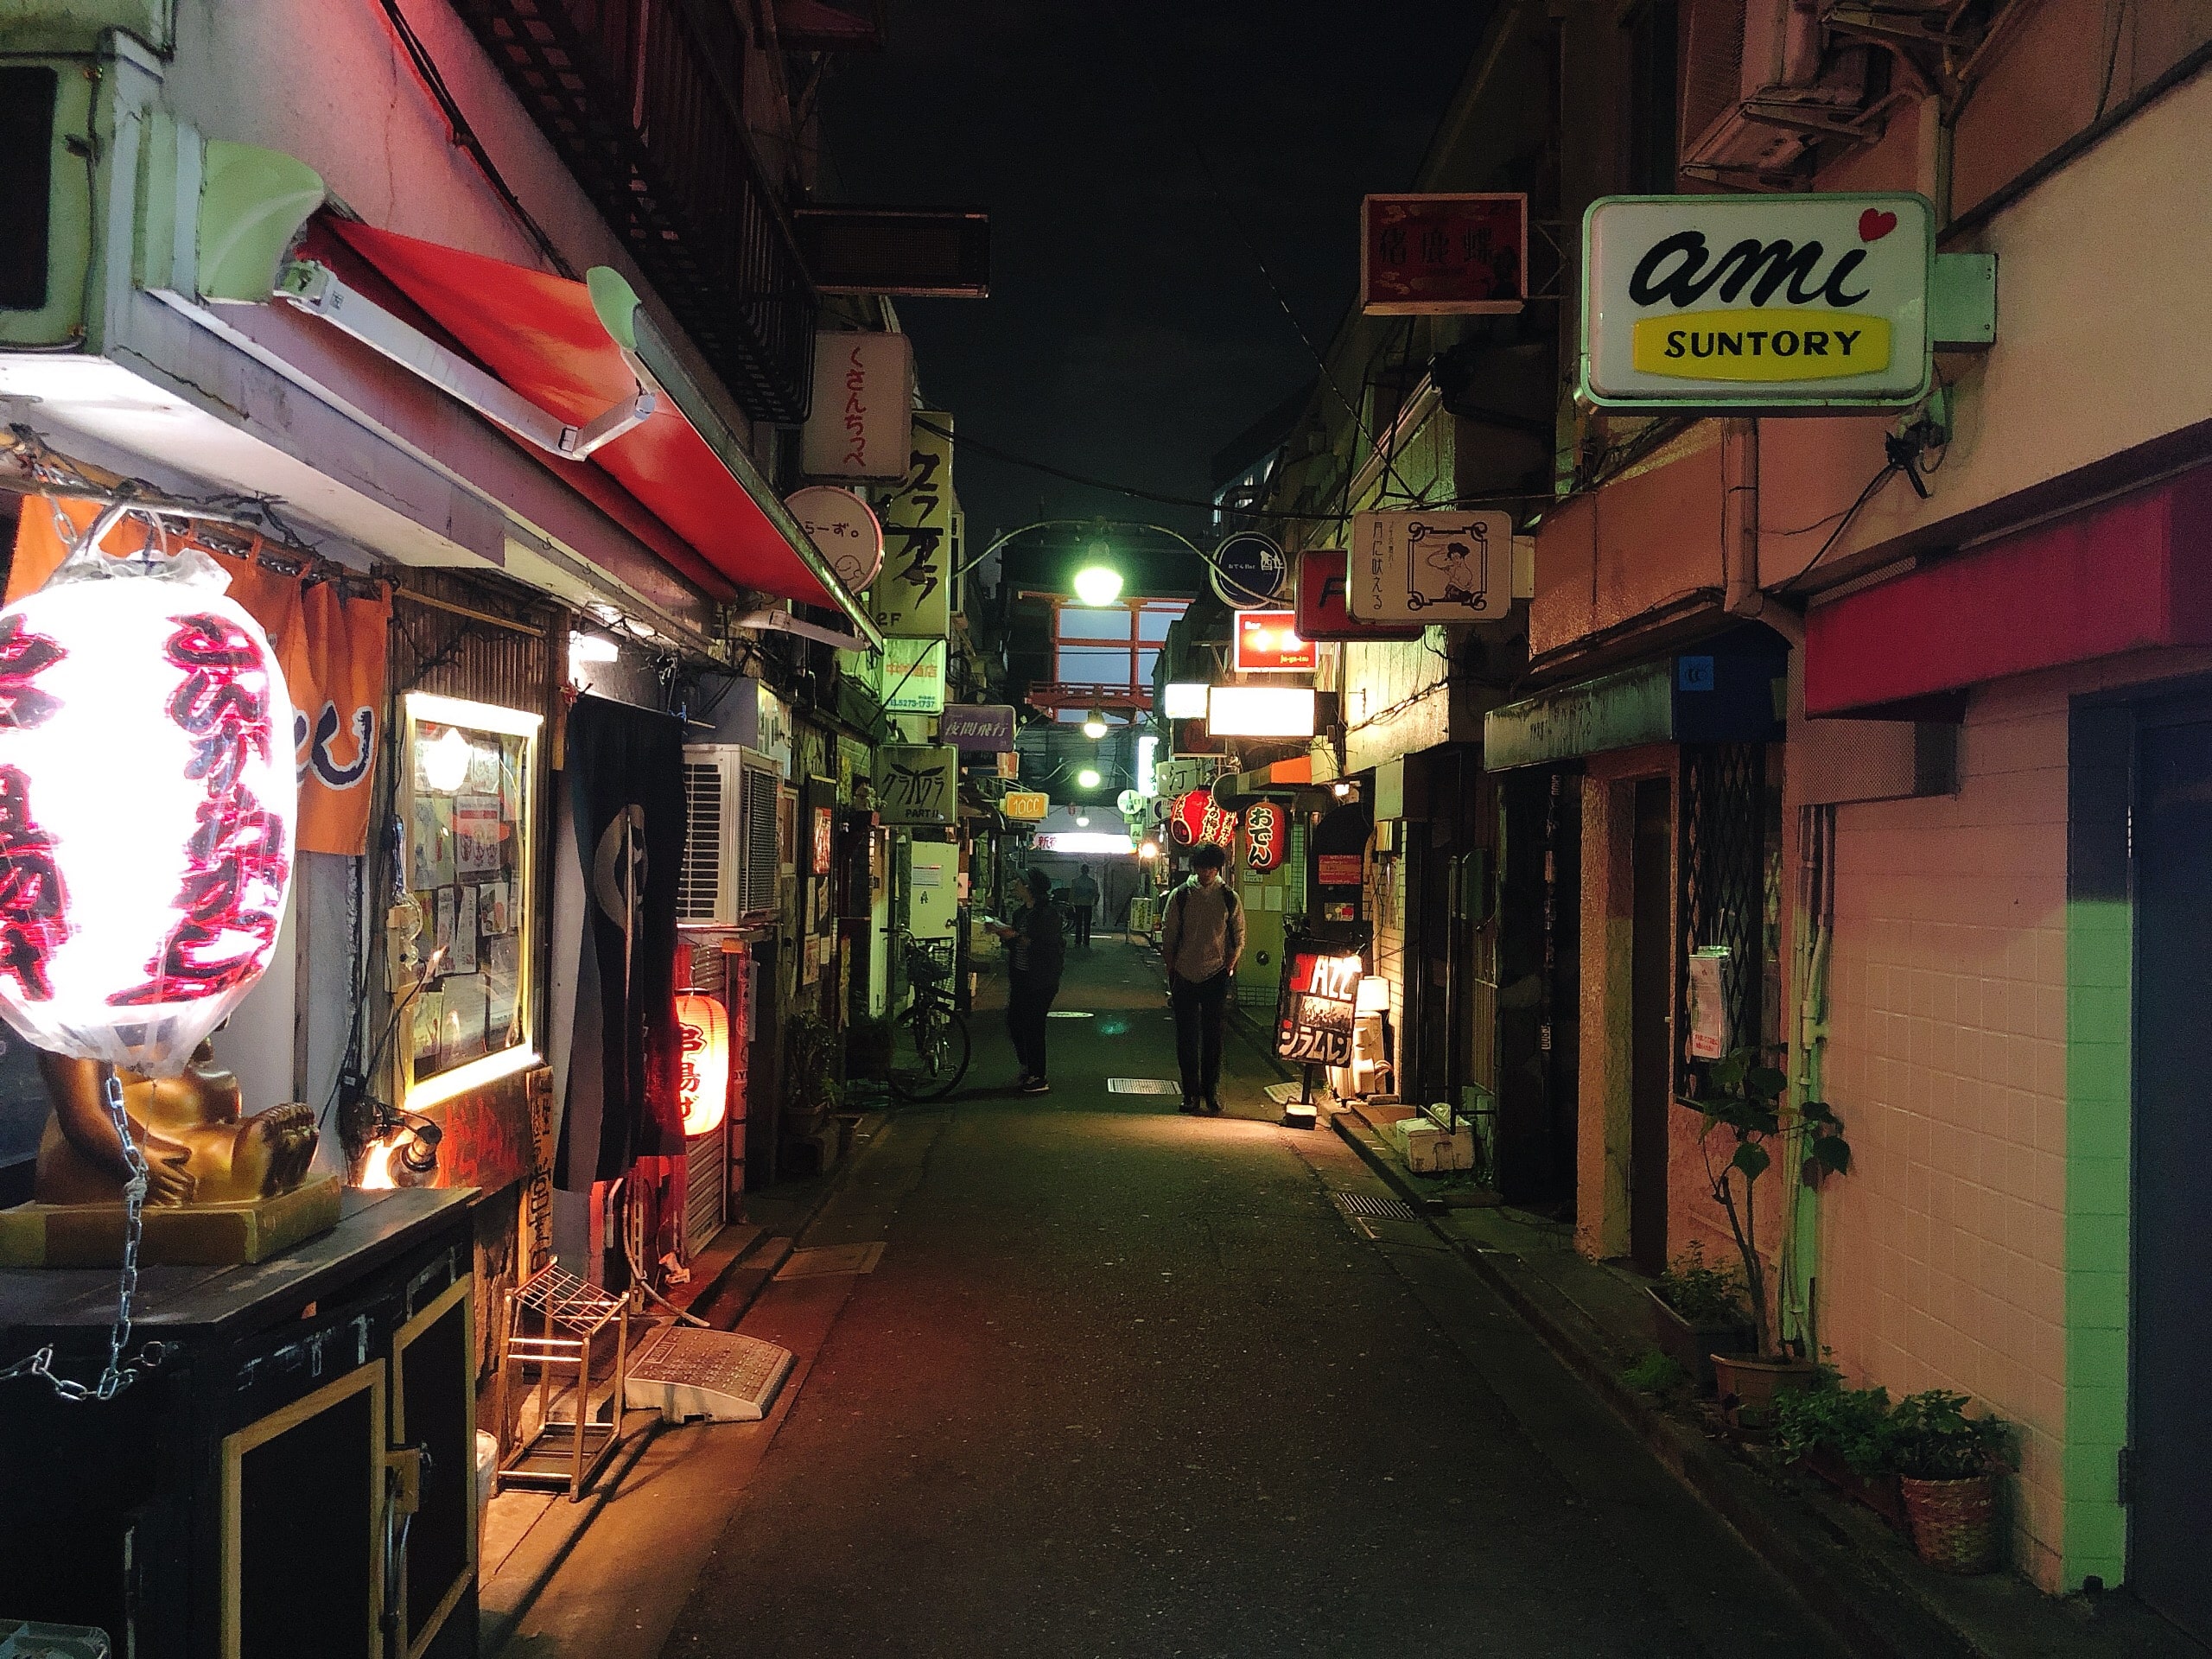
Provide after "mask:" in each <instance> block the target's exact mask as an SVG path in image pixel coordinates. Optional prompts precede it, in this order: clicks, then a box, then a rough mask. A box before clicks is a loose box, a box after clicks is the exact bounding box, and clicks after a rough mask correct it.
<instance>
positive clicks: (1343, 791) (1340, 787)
mask: <svg viewBox="0 0 2212 1659" xmlns="http://www.w3.org/2000/svg"><path fill="white" fill-rule="evenodd" d="M1329 792H1330V793H1331V794H1332V795H1334V796H1335V797H1336V798H1338V800H1340V801H1341V800H1342V799H1344V797H1345V796H1347V795H1349V794H1351V785H1350V784H1347V783H1335V784H1332V785H1329Z"/></svg>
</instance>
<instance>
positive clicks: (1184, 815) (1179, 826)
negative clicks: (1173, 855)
mask: <svg viewBox="0 0 2212 1659" xmlns="http://www.w3.org/2000/svg"><path fill="white" fill-rule="evenodd" d="M1167 834H1168V837H1169V839H1171V840H1172V841H1173V842H1174V843H1175V844H1176V845H1177V846H1178V847H1197V846H1200V845H1202V844H1204V843H1205V842H1213V843H1214V844H1215V845H1216V846H1217V847H1226V846H1228V845H1230V843H1231V842H1234V841H1235V840H1236V814H1235V813H1234V812H1227V811H1224V810H1222V809H1221V808H1220V807H1218V806H1216V805H1215V804H1214V801H1213V791H1211V790H1210V789H1194V790H1192V791H1190V792H1189V793H1188V794H1186V795H1184V796H1181V797H1179V798H1178V799H1177V800H1176V803H1175V810H1173V811H1172V812H1170V813H1169V814H1168V815H1167Z"/></svg>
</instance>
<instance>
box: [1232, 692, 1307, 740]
mask: <svg viewBox="0 0 2212 1659" xmlns="http://www.w3.org/2000/svg"><path fill="white" fill-rule="evenodd" d="M1206 729H1207V731H1209V732H1211V734H1213V735H1214V736H1216V737H1311V736H1313V690H1311V688H1309V687H1306V686H1289V685H1217V686H1216V687H1214V688H1213V695H1212V696H1211V697H1210V698H1208V699H1207V702H1206Z"/></svg>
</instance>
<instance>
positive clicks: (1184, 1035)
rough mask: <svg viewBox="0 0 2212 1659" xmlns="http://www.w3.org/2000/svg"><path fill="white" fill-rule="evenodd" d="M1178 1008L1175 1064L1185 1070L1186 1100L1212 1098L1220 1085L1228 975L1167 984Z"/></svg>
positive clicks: (1172, 1001)
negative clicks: (1222, 1030) (1222, 1033)
mask: <svg viewBox="0 0 2212 1659" xmlns="http://www.w3.org/2000/svg"><path fill="white" fill-rule="evenodd" d="M1167 1000H1168V1002H1169V1005H1170V1006H1171V1007H1173V1008H1174V1010H1175V1064H1176V1065H1177V1067H1178V1069H1179V1070H1180V1071H1181V1072H1182V1073H1183V1098H1184V1099H1185V1100H1211V1099H1213V1098H1214V1096H1216V1094H1217V1093H1218V1092H1219V1091H1220V1089H1221V1027H1222V1021H1223V1020H1224V1017H1225V1016H1226V1014H1227V1010H1228V1006H1229V976H1228V975H1227V974H1225V973H1221V974H1216V975H1215V976H1213V977H1212V978H1211V979H1199V980H1190V979H1185V978H1183V977H1182V976H1180V975H1178V976H1176V977H1175V980H1174V982H1173V984H1172V985H1171V986H1170V987H1169V988H1168V993H1167Z"/></svg>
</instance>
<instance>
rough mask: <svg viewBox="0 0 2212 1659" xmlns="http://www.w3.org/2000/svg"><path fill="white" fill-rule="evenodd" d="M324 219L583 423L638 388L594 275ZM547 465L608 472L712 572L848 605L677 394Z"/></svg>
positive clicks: (555, 408)
mask: <svg viewBox="0 0 2212 1659" xmlns="http://www.w3.org/2000/svg"><path fill="white" fill-rule="evenodd" d="M324 223H326V224H327V225H328V226H329V227H330V228H331V229H332V230H334V231H335V232H337V234H338V235H339V236H340V238H342V239H343V240H344V241H345V243H346V245H347V246H349V247H351V248H352V249H353V251H355V252H357V253H359V255H360V256H361V257H362V258H364V259H365V260H366V261H368V262H369V264H371V265H372V266H373V267H374V268H375V269H376V270H378V272H380V273H381V274H382V275H383V276H384V277H386V278H387V279H388V280H389V281H390V282H391V283H392V284H393V285H394V286H395V287H397V289H399V290H400V292H402V293H403V294H404V295H405V296H407V297H408V298H409V299H410V300H411V301H413V302H415V303H416V305H418V306H420V307H421V308H423V311H424V312H425V313H426V314H427V315H429V317H430V318H431V319H432V321H435V322H436V323H437V325H438V326H439V327H442V328H443V329H444V330H445V331H446V333H448V334H450V335H451V336H452V337H453V338H454V340H455V341H457V342H458V343H459V344H460V345H461V346H462V347H463V348H464V349H465V350H466V351H467V352H468V353H470V354H471V355H472V356H474V358H475V359H477V361H478V362H480V363H481V364H482V365H484V367H485V368H486V369H488V370H489V371H491V372H492V373H493V374H494V375H496V376H497V377H498V378H499V379H500V380H502V381H504V382H505V383H506V385H508V386H510V387H512V389H513V390H514V391H518V392H519V393H521V394H522V396H524V397H526V398H528V399H529V400H530V401H531V403H534V404H537V405H538V406H539V407H540V408H541V409H543V410H546V411H547V412H549V413H550V414H552V415H555V416H559V417H560V418H561V419H562V420H563V421H570V422H575V423H583V422H587V421H588V420H590V419H591V418H592V417H593V416H595V415H597V414H599V413H600V412H601V410H604V409H606V408H607V407H608V406H609V405H610V404H616V403H620V402H622V401H624V400H626V399H627V398H629V397H632V395H633V394H634V393H635V391H636V390H637V379H636V377H635V376H634V375H633V374H632V371H631V367H630V364H629V361H628V359H626V358H625V357H624V355H623V353H622V349H621V347H620V346H617V345H616V344H615V342H614V340H613V339H612V338H611V337H610V336H609V335H608V334H607V329H606V327H605V326H604V325H602V324H601V321H600V320H599V316H598V314H597V313H596V312H594V310H593V308H592V302H591V295H590V292H589V291H588V289H586V288H585V286H584V284H583V283H579V282H572V281H570V280H569V278H567V277H553V276H549V275H547V274H546V273H544V272H543V271H537V270H529V269H527V268H525V267H524V266H521V265H511V264H506V263H505V261H503V260H499V259H487V258H486V257H483V256H482V255H480V254H474V253H464V252H462V251H460V250H458V249H455V248H448V247H441V246H440V245H437V244H436V243H435V242H420V241H417V240H416V239H415V238H413V237H409V236H399V235H396V234H395V233H393V232H391V231H382V230H378V229H376V228H375V227H374V226H368V225H363V224H359V223H358V222H356V221H354V220H352V219H339V218H336V217H334V216H331V217H327V218H326V219H325V220H324ZM547 464H548V465H550V466H551V467H555V468H556V470H560V471H563V473H564V474H566V473H569V472H570V471H573V472H575V473H579V474H588V472H589V471H590V469H591V468H593V467H600V468H603V469H604V470H605V471H606V472H607V474H608V475H609V476H610V477H612V478H613V479H614V480H616V481H618V482H619V483H620V485H621V486H623V488H624V489H626V491H628V492H629V493H630V494H631V495H632V496H634V497H635V498H636V499H637V500H638V501H639V503H641V504H642V505H644V506H645V508H646V509H647V510H648V511H649V512H652V514H653V516H654V517H655V518H658V519H659V521H660V522H661V523H663V524H666V525H667V526H668V528H669V529H671V530H672V531H675V532H676V534H677V536H678V537H681V538H682V539H683V542H684V543H687V544H688V546H689V548H690V549H691V550H696V554H697V556H698V558H699V560H700V561H701V562H702V563H703V564H704V565H705V566H706V568H707V570H708V571H709V572H711V573H712V574H713V575H718V576H720V577H721V578H722V579H723V580H724V581H726V582H729V583H730V584H732V585H734V586H735V587H741V588H758V589H759V590H760V592H762V593H766V594H775V595H776V596H777V597H778V598H780V599H795V600H799V601H804V603H807V604H810V605H826V606H829V607H832V608H842V606H841V605H840V603H839V601H838V599H837V598H836V595H835V594H831V593H830V592H829V590H828V588H825V587H824V586H823V582H822V581H821V579H820V578H819V577H817V575H815V574H814V572H813V571H812V570H810V569H808V568H807V566H806V563H805V562H804V560H803V559H802V558H801V557H800V556H799V554H798V550H796V549H794V548H793V547H792V546H791V543H789V542H788V541H786V540H785V538H784V536H783V534H782V532H781V531H779V530H778V529H777V528H776V526H775V525H774V524H772V522H771V521H770V520H769V518H768V516H767V515H766V512H763V511H762V510H761V506H760V503H759V502H757V501H755V500H754V499H753V497H752V495H751V494H749V493H747V490H746V488H745V486H743V485H742V484H741V483H740V482H739V481H738V480H736V479H735V478H734V477H733V476H732V475H731V474H730V471H729V469H728V467H725V466H724V465H723V464H722V463H721V460H720V459H719V458H717V457H716V455H715V452H714V450H713V449H712V448H709V446H708V444H707V442H706V440H705V439H704V438H702V437H701V436H700V435H699V434H698V433H697V431H696V430H695V429H693V427H692V425H691V423H690V422H689V421H687V420H685V419H684V418H683V415H681V414H680V413H678V412H677V410H676V408H675V407H674V405H673V404H671V403H670V402H669V401H668V400H667V399H666V398H665V397H664V398H663V399H662V400H661V404H660V407H659V408H658V409H657V410H654V412H653V413H652V415H650V416H647V417H646V419H645V422H644V423H642V424H641V425H639V426H638V427H636V428H634V429H632V430H630V431H628V432H626V433H624V434H623V435H621V436H620V437H619V438H616V439H615V440H614V441H613V442H611V443H608V444H606V445H604V446H603V447H602V448H599V449H597V450H595V451H594V453H593V454H592V456H591V459H590V460H588V461H563V460H556V459H549V460H548V462H547ZM687 563H688V562H687ZM679 568H681V566H679ZM718 597H719V595H718Z"/></svg>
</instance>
